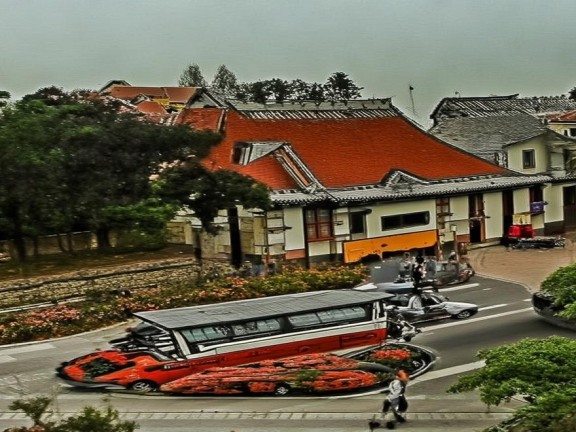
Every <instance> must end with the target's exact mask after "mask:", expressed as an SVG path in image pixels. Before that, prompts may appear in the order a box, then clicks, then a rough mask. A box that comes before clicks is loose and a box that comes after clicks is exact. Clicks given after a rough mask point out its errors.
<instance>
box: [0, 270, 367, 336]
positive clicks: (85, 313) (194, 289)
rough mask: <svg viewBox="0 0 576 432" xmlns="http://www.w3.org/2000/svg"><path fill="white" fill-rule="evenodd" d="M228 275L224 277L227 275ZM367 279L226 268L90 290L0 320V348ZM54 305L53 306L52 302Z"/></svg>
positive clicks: (354, 274) (350, 273) (339, 273)
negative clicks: (141, 317) (158, 282)
mask: <svg viewBox="0 0 576 432" xmlns="http://www.w3.org/2000/svg"><path fill="white" fill-rule="evenodd" d="M227 270H228V272H227ZM367 273H368V269H367V268H366V267H364V266H354V267H349V266H326V267H319V268H316V269H313V270H303V269H300V268H286V269H284V271H282V272H281V273H279V274H276V275H270V276H267V277H254V276H242V275H240V274H239V273H238V272H234V271H232V272H231V271H230V269H229V268H228V267H226V268H221V269H218V268H216V267H207V268H206V270H205V272H204V273H202V274H201V275H200V277H198V278H195V279H194V280H190V281H188V282H181V283H174V284H167V285H165V286H162V287H153V288H141V289H138V290H134V291H132V292H125V291H122V290H121V291H120V292H113V293H112V292H108V291H98V290H92V291H89V292H87V293H86V298H85V301H82V302H75V303H62V304H54V305H52V306H49V307H43V308H40V309H32V310H26V311H17V312H10V313H4V314H0V344H10V343H22V342H28V341H36V340H44V339H51V338H56V337H62V336H68V335H73V334H77V333H80V332H85V331H90V330H95V329H99V328H102V327H105V326H109V325H112V324H116V323H121V322H124V321H127V320H128V319H130V317H131V314H132V313H133V312H137V311H144V310H157V309H168V308H175V307H182V306H193V305H198V304H207V303H216V302H222V301H230V300H242V299H248V298H254V297H264V296H272V295H280V294H290V293H297V292H305V291H317V290H324V289H342V288H351V287H353V286H354V285H357V284H359V283H360V282H362V281H363V280H364V279H365V278H366V276H367ZM56 303H57V302H56Z"/></svg>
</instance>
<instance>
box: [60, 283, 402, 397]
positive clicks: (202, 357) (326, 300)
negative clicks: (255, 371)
mask: <svg viewBox="0 0 576 432" xmlns="http://www.w3.org/2000/svg"><path fill="white" fill-rule="evenodd" d="M390 297H393V295H392V294H389V293H384V292H364V291H358V290H353V289H344V290H325V291H313V292H305V293H297V294H286V295H279V296H271V297H260V298H254V299H249V300H237V301H229V302H222V303H216V304H207V305H198V306H190V307H182V308H175V309H164V310H153V311H144V312H137V313H134V314H133V315H134V317H135V318H138V319H139V320H140V321H141V323H140V324H139V325H137V326H136V327H135V328H133V329H131V330H130V332H129V334H128V335H127V336H126V337H124V338H121V339H116V340H113V341H111V344H112V346H113V347H114V349H111V350H105V351H98V352H95V353H92V354H89V355H86V356H82V357H79V358H77V359H74V360H72V361H70V362H65V363H63V364H62V365H61V366H60V367H59V368H58V369H57V376H58V377H60V378H61V379H63V380H65V381H66V382H68V383H69V384H73V385H83V386H89V387H95V386H99V387H108V386H110V385H114V386H116V385H118V386H122V387H126V388H129V389H134V390H139V391H151V390H156V389H158V388H159V386H160V385H162V384H164V383H167V382H169V381H173V380H175V379H179V378H181V377H184V376H186V375H190V374H192V373H198V372H200V371H202V370H205V369H208V368H214V367H218V366H237V365H241V364H246V363H253V362H258V361H262V360H267V359H277V358H284V357H289V356H295V355H302V354H312V353H326V352H338V351H344V350H349V349H351V348H357V347H364V346H371V345H379V344H380V343H382V342H383V341H385V340H386V337H387V334H388V332H387V325H388V313H387V308H386V300H387V299H389V298H390Z"/></svg>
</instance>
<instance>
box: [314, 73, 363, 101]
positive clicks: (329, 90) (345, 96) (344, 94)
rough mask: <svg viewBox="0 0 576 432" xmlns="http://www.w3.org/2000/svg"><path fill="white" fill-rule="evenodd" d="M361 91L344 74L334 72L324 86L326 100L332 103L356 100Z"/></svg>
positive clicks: (360, 88)
mask: <svg viewBox="0 0 576 432" xmlns="http://www.w3.org/2000/svg"><path fill="white" fill-rule="evenodd" d="M362 89H363V87H358V86H357V85H356V84H355V83H354V81H352V79H351V78H350V77H349V76H348V75H346V74H345V73H344V72H334V73H333V74H332V75H330V76H329V77H328V79H327V80H326V83H325V84H324V92H325V96H326V100H327V101H329V102H332V103H335V102H345V101H348V100H351V99H358V98H359V97H361V94H360V90H362Z"/></svg>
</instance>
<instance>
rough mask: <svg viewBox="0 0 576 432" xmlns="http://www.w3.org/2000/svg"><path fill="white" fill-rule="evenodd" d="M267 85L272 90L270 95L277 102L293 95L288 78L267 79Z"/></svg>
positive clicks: (281, 101)
mask: <svg viewBox="0 0 576 432" xmlns="http://www.w3.org/2000/svg"><path fill="white" fill-rule="evenodd" d="M266 85H267V87H268V90H269V91H270V97H272V98H273V99H274V101H275V102H276V103H283V102H284V101H287V100H289V99H290V98H291V97H292V86H291V83H289V82H288V81H286V80H283V79H281V78H272V79H271V80H268V81H266Z"/></svg>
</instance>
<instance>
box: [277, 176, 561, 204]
mask: <svg viewBox="0 0 576 432" xmlns="http://www.w3.org/2000/svg"><path fill="white" fill-rule="evenodd" d="M552 180H553V177H551V176H549V175H533V176H527V175H518V176H516V175H514V174H511V175H509V176H483V177H471V178H459V179H446V180H442V181H436V182H422V181H418V182H414V184H413V185H410V184H404V183H403V184H401V185H398V184H389V185H369V186H368V185H367V186H363V187H355V188H344V189H338V190H319V191H315V192H313V193H305V192H302V191H298V190H289V191H288V190H284V191H275V192H273V193H272V195H271V198H272V202H273V203H274V204H276V205H278V206H289V205H305V204H311V203H314V202H333V203H338V204H340V205H345V204H347V203H369V202H381V201H394V200H399V199H417V198H423V197H435V196H447V195H460V194H466V193H471V192H482V191H491V190H502V189H506V188H511V187H521V186H530V185H535V184H541V183H544V182H550V181H552Z"/></svg>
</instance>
